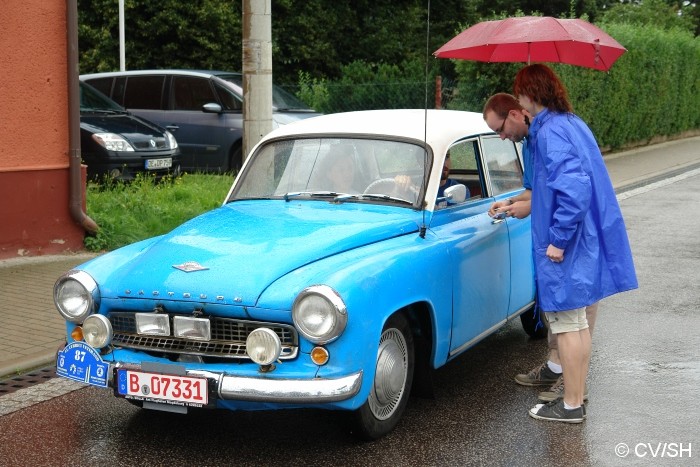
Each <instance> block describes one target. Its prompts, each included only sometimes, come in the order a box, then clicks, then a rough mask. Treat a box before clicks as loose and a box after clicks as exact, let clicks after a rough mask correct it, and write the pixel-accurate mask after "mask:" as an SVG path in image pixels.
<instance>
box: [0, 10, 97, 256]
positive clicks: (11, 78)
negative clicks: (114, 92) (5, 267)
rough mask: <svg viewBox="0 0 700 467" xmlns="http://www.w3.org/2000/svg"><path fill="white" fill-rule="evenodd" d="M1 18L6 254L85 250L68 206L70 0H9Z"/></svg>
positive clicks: (0, 220)
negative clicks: (68, 17)
mask: <svg viewBox="0 0 700 467" xmlns="http://www.w3.org/2000/svg"><path fill="white" fill-rule="evenodd" d="M0 24H1V25H2V27H0V54H1V55H2V63H3V64H2V70H3V85H2V86H0V259H4V258H11V257H15V256H24V255H31V256H36V255H42V254H55V253H61V252H65V251H76V250H80V249H81V248H82V239H83V236H84V231H83V229H82V227H81V226H80V225H78V224H77V223H76V222H75V221H74V220H73V219H72V217H71V214H70V210H69V204H68V201H69V172H68V161H69V158H68V154H69V141H68V121H69V119H68V67H67V43H66V42H67V34H66V31H67V28H66V2H65V0H5V1H4V2H3V6H2V8H0ZM83 186H84V185H83Z"/></svg>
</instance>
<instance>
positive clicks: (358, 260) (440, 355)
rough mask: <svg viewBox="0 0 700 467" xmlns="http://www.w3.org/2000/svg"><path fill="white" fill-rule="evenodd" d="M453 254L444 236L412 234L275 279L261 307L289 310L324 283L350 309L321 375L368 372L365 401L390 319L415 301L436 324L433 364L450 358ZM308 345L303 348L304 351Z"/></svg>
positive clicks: (360, 396) (361, 398) (361, 395)
mask: <svg viewBox="0 0 700 467" xmlns="http://www.w3.org/2000/svg"><path fill="white" fill-rule="evenodd" d="M450 261H451V258H450V256H449V252H448V250H447V248H446V246H445V245H444V243H442V242H441V241H440V239H439V238H437V237H435V236H434V235H433V234H431V233H430V232H428V233H427V234H426V237H425V238H421V237H420V236H419V235H418V233H417V232H416V233H410V234H407V235H402V236H399V237H394V238H391V239H388V240H386V241H382V242H377V243H374V244H371V245H367V246H363V247H361V248H357V249H354V250H350V251H346V252H343V253H341V254H338V255H334V256H332V257H329V258H325V259H322V260H320V261H316V262H314V263H312V264H309V265H306V266H304V267H302V268H299V269H297V270H296V271H293V272H291V273H290V274H287V275H286V276H284V277H282V278H280V279H279V280H277V281H275V283H274V284H272V285H271V286H270V287H269V288H268V289H267V290H266V291H265V292H264V293H263V294H262V295H261V297H260V299H259V301H258V307H257V309H290V308H291V303H292V302H293V301H294V298H295V297H296V296H297V294H298V293H299V292H301V291H302V290H303V289H304V288H305V287H308V286H310V285H316V284H325V285H328V286H330V287H332V288H333V289H334V290H335V291H336V292H338V293H339V294H340V296H341V297H342V299H343V300H344V302H345V304H346V306H347V310H348V323H347V327H346V329H345V331H344V332H343V334H342V335H341V336H340V337H339V338H338V339H337V340H336V341H334V342H332V343H331V344H329V345H327V346H326V347H327V349H328V351H329V353H330V355H331V359H330V361H329V363H328V364H327V365H325V366H323V367H321V369H320V371H319V376H324V377H333V376H336V375H340V374H346V373H348V372H350V371H363V373H364V375H365V378H364V379H363V384H362V389H361V390H360V393H359V394H358V397H356V398H355V399H354V400H355V401H360V403H361V402H363V401H364V400H366V398H367V395H368V394H369V391H370V389H371V387H372V384H373V378H374V368H375V364H376V358H377V349H378V344H379V338H380V336H381V332H382V328H383V326H384V323H385V322H386V320H387V319H388V318H389V316H391V315H392V314H393V313H394V312H396V311H397V310H400V309H402V308H404V307H406V306H408V305H411V304H413V303H419V302H424V303H427V304H428V307H429V309H430V312H431V320H432V324H433V342H434V347H435V351H434V352H433V362H434V365H435V366H436V367H437V366H441V365H442V364H444V363H445V361H446V360H447V355H448V350H449V343H450V337H451V323H452V281H451V278H450V272H449V271H450V270H451V267H450ZM303 347H304V346H302V349H303Z"/></svg>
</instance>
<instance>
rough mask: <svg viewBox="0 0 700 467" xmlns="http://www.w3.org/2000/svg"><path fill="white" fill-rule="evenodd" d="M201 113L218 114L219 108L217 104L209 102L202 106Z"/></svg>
mask: <svg viewBox="0 0 700 467" xmlns="http://www.w3.org/2000/svg"><path fill="white" fill-rule="evenodd" d="M202 111H203V112H204V113H207V114H220V113H221V106H220V105H219V104H215V103H213V102H211V103H209V104H204V105H203V106H202Z"/></svg>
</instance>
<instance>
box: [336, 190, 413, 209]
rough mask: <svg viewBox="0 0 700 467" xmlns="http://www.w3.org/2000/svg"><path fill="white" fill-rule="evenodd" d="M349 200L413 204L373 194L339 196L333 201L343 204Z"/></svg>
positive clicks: (393, 197) (404, 200)
mask: <svg viewBox="0 0 700 467" xmlns="http://www.w3.org/2000/svg"><path fill="white" fill-rule="evenodd" d="M349 199H379V200H382V201H395V202H399V203H402V204H408V205H411V206H413V203H412V202H410V201H409V200H407V199H403V198H397V197H395V196H389V195H382V194H375V193H365V194H362V195H339V196H337V197H336V198H335V199H334V200H333V201H337V202H343V201H347V200H349Z"/></svg>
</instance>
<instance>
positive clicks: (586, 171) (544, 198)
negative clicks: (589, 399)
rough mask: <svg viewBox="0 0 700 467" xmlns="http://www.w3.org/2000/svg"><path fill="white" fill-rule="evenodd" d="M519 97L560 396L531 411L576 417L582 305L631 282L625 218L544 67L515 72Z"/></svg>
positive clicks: (585, 345)
mask: <svg viewBox="0 0 700 467" xmlns="http://www.w3.org/2000/svg"><path fill="white" fill-rule="evenodd" d="M514 92H515V94H516V95H517V96H518V100H519V102H520V104H521V105H522V106H523V107H524V108H525V109H526V110H527V111H528V112H529V113H530V114H531V115H533V116H534V118H533V120H532V123H531V126H530V129H529V135H528V141H527V144H528V148H529V151H530V155H531V157H532V200H531V203H532V204H531V209H532V214H531V216H532V241H533V257H534V264H535V276H536V280H537V293H538V302H539V305H540V307H541V309H542V310H543V311H545V316H546V317H547V320H548V322H549V324H550V328H551V330H552V333H554V334H556V335H557V340H558V343H559V354H560V357H561V362H562V369H563V377H564V381H565V385H564V397H563V398H562V399H557V400H554V401H552V402H550V403H548V404H538V405H536V406H535V407H533V408H532V409H531V410H530V412H529V414H530V416H532V417H533V418H537V419H543V420H551V421H561V422H568V423H580V422H582V421H583V419H584V418H585V415H586V412H585V406H584V405H583V395H584V385H585V379H586V376H587V374H588V365H589V361H590V353H591V339H590V333H589V332H588V323H587V322H586V316H585V307H586V306H588V305H591V304H593V303H596V302H598V301H599V300H601V299H603V298H605V297H607V296H610V295H612V294H615V293H619V292H623V291H626V290H630V289H634V288H636V287H637V278H636V274H635V270H634V263H633V261H632V253H631V249H630V246H629V240H628V238H627V232H626V229H625V224H624V220H623V218H622V213H621V211H620V207H619V205H618V203H617V198H616V196H615V192H614V189H613V187H612V183H611V181H610V178H609V176H608V173H607V169H606V167H605V164H604V162H603V158H602V154H601V153H600V150H599V148H598V144H597V142H596V140H595V137H594V136H593V134H592V132H591V131H590V129H589V128H588V126H587V125H586V124H585V123H584V122H583V121H582V120H581V119H580V118H579V117H577V116H576V115H574V114H573V112H572V108H571V104H570V103H569V101H568V97H567V96H566V90H565V88H564V86H563V85H562V84H561V82H560V81H559V79H558V77H556V75H555V74H554V72H552V71H551V70H550V69H549V68H548V67H546V66H544V65H540V64H536V65H529V66H527V67H525V68H523V69H522V70H520V72H518V75H517V76H516V79H515V84H514Z"/></svg>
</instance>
